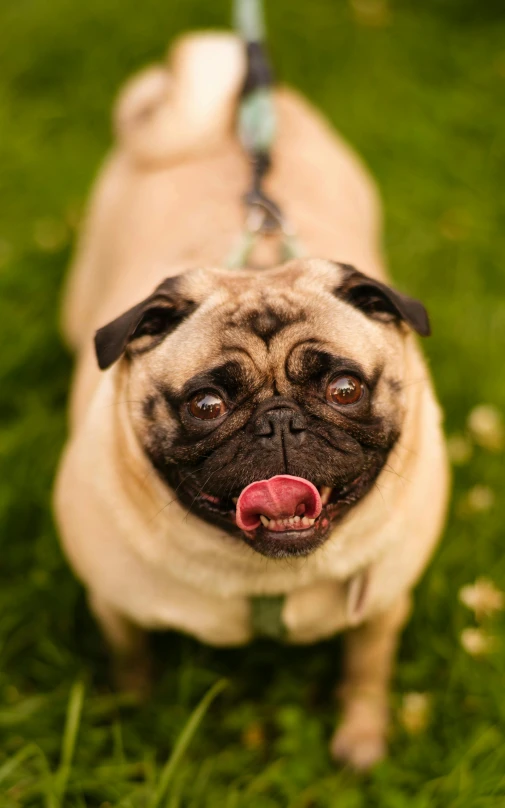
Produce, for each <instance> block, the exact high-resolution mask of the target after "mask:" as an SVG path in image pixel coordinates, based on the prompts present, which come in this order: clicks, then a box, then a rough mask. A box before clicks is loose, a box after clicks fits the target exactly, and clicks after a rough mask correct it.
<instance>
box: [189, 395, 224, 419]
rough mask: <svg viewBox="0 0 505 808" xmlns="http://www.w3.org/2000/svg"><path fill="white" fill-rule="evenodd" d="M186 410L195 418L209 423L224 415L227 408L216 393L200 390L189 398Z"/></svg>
mask: <svg viewBox="0 0 505 808" xmlns="http://www.w3.org/2000/svg"><path fill="white" fill-rule="evenodd" d="M188 409H189V411H190V413H191V415H193V416H194V417H195V418H199V419H200V420H201V421H211V420H212V419H213V418H219V417H220V416H221V415H224V414H225V412H226V410H227V409H228V407H227V406H226V404H225V403H224V401H223V399H222V398H221V397H220V396H218V394H217V393H213V392H212V390H201V391H200V392H199V393H196V394H195V395H194V396H193V398H190V400H189V403H188Z"/></svg>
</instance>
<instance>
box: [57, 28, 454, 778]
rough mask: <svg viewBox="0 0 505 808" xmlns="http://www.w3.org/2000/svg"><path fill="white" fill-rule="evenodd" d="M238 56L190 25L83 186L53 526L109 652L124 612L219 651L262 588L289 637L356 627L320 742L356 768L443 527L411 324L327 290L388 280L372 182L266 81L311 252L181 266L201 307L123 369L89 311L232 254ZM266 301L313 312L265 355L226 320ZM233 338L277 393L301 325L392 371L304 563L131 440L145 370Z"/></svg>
mask: <svg viewBox="0 0 505 808" xmlns="http://www.w3.org/2000/svg"><path fill="white" fill-rule="evenodd" d="M243 70H244V64H243V56H242V50H241V47H240V45H239V43H238V42H237V41H236V40H235V39H234V38H233V37H231V36H227V35H217V34H215V35H194V36H191V37H185V38H184V39H183V40H182V41H180V42H179V43H178V44H177V46H176V48H175V53H174V56H173V58H172V61H171V63H170V65H169V66H164V65H162V66H159V67H155V68H152V69H150V70H148V71H147V72H145V73H144V74H142V75H141V76H140V77H138V78H137V79H135V80H134V81H133V82H132V83H130V84H129V85H128V87H127V89H126V90H125V91H124V92H123V94H122V96H121V98H120V100H119V103H118V106H117V109H116V116H115V126H116V132H117V146H116V148H115V150H114V152H113V153H112V155H111V156H110V157H109V158H108V160H107V163H106V165H105V167H104V169H103V171H102V174H101V176H100V178H99V181H98V184H97V187H96V189H95V192H94V195H93V198H92V202H91V206H90V211H89V215H88V221H87V225H86V227H85V229H84V234H83V237H82V240H81V244H80V247H79V250H78V253H77V256H76V260H75V263H74V266H73V269H72V273H71V275H70V278H69V281H68V286H67V294H66V298H65V306H64V330H65V334H66V336H67V339H68V341H69V343H70V344H71V345H72V346H73V348H74V349H75V350H76V353H77V368H76V377H75V381H74V385H73V390H72V398H71V434H70V438H69V442H68V445H67V447H66V450H65V454H64V457H63V460H62V464H61V468H60V472H59V476H58V481H57V489H56V499H55V502H56V514H57V520H58V523H59V526H60V531H61V536H62V541H63V544H64V546H65V549H66V552H67V554H68V556H69V559H70V561H71V563H72V565H73V567H74V569H75V570H76V572H77V574H78V575H79V577H80V578H81V580H82V581H83V582H84V583H85V585H86V587H87V588H88V590H89V592H90V597H91V603H92V606H93V604H94V609H95V612H96V614H97V617H98V619H99V620H100V621H101V622H102V623H103V625H104V628H105V633H106V634H107V635H108V636H109V637H110V639H111V641H112V643H113V644H115V645H116V646H119V647H120V650H121V652H122V653H126V652H127V650H128V649H125V648H124V645H125V644H126V645H128V640H129V638H131V646H132V647H131V650H132V652H133V651H134V650H135V647H137V646H138V642H139V640H138V635H137V633H136V632H135V631H133V632H132V631H131V626H132V625H133V626H140V627H143V628H145V629H164V628H178V629H180V630H182V631H187V632H190V633H191V634H193V635H195V636H196V637H199V638H200V639H202V640H203V641H205V642H209V643H213V644H216V645H238V644H241V643H245V642H247V641H248V640H249V639H250V638H251V627H250V605H249V598H250V596H251V595H258V594H285V595H286V600H285V606H284V613H283V619H284V623H285V625H286V626H287V628H288V633H289V639H290V640H291V641H293V642H313V641H315V640H317V639H319V638H322V637H327V636H330V635H331V634H333V633H334V632H336V631H339V630H342V629H344V628H346V627H349V626H353V625H356V624H358V623H363V624H364V625H365V626H368V628H365V629H363V630H361V629H355V631H356V632H357V633H356V634H355V635H353V636H355V637H356V638H358V639H356V640H352V641H351V642H352V650H351V651H350V663H349V675H348V681H347V685H348V686H347V687H346V693H347V696H346V699H344V704H345V705H346V707H345V711H344V725H343V729H342V733H343V734H341V735H340V736H337V740H335V742H334V747H333V748H334V753H335V755H336V756H337V757H344V758H345V759H347V760H350V761H351V762H353V763H354V764H355V765H357V766H360V765H363V766H364V765H369V764H371V763H373V762H374V761H375V760H376V759H377V758H378V757H380V755H381V754H382V752H383V748H384V735H385V730H386V720H385V717H384V716H385V700H386V692H387V684H388V678H389V668H390V665H391V658H392V654H393V648H394V645H395V637H396V635H397V632H398V630H399V627H400V625H401V622H402V620H401V619H397V617H396V615H398V614H399V608H400V607H399V605H398V604H401V603H403V602H404V600H405V598H406V595H407V593H408V592H409V590H410V588H411V587H412V586H413V585H414V584H415V582H416V581H417V579H418V577H419V576H420V574H421V572H422V571H423V569H424V567H425V565H426V563H427V561H428V559H429V557H430V554H431V552H432V549H433V547H434V544H435V542H436V540H437V538H438V536H439V534H440V530H441V525H442V520H443V516H444V510H445V503H446V497H447V471H446V460H445V452H444V447H443V440H442V435H441V428H440V412H439V409H438V406H437V404H436V401H435V398H434V396H433V392H432V388H431V384H430V381H429V378H428V374H427V370H426V366H425V364H424V361H423V359H422V357H421V355H420V353H419V350H418V348H417V345H416V342H415V339H414V338H413V336H412V335H411V334H410V333H408V332H407V330H406V329H402V330H401V331H399V330H397V329H387V328H384V326H383V325H382V324H378V323H376V322H374V321H372V320H367V319H365V318H364V317H363V316H362V315H361V314H359V313H358V312H355V311H354V310H353V309H352V308H351V307H350V306H348V305H347V304H345V303H343V302H341V301H339V300H338V299H337V298H335V297H334V296H333V295H332V294H331V288H332V285H334V284H335V279H336V278H337V276H338V269H336V268H335V266H334V265H333V264H329V263H328V262H327V261H326V260H324V259H329V260H331V261H335V260H336V261H342V262H346V263H349V264H353V265H354V266H356V267H357V268H358V269H359V270H361V271H362V272H364V273H366V274H367V275H371V276H372V277H375V278H384V276H385V273H384V269H383V266H382V262H381V256H380V247H379V242H378V233H379V225H380V221H379V214H378V206H377V198H376V193H375V189H374V186H373V185H372V183H371V181H370V178H369V177H368V175H367V174H366V172H365V171H364V169H363V168H362V166H361V164H360V163H359V161H358V160H357V158H356V157H355V156H354V155H353V154H352V152H351V151H350V150H349V149H348V147H347V146H345V145H344V144H343V143H342V142H341V141H340V140H339V139H338V138H337V137H336V135H335V134H334V133H333V132H332V131H330V130H329V128H328V126H327V125H326V123H325V122H324V121H322V120H321V118H320V117H319V116H318V115H317V113H315V112H314V110H312V109H311V108H310V107H309V106H308V105H307V103H306V102H305V101H303V100H301V99H300V98H298V96H296V94H294V93H293V92H291V91H288V90H280V91H279V92H278V93H277V96H276V105H277V112H278V116H279V137H278V140H277V142H276V146H275V152H274V155H273V170H272V172H271V174H270V175H269V178H268V190H269V192H270V193H271V194H272V195H273V197H274V198H275V199H277V200H278V201H279V202H280V204H281V206H282V207H283V209H284V210H285V212H286V214H287V216H288V218H289V219H290V220H291V221H292V222H293V223H294V224H296V227H297V229H298V231H299V236H300V239H301V241H302V242H303V244H304V246H305V248H306V250H307V254H308V255H317V256H318V257H319V258H318V259H317V260H316V259H311V260H306V261H296V262H292V263H290V264H288V265H285V266H283V267H280V268H275V269H272V270H266V271H262V272H257V271H247V272H246V271H241V272H235V273H230V272H228V271H227V270H220V269H217V268H216V269H195V270H192V271H191V272H189V273H188V274H187V280H186V281H185V282H186V283H187V285H188V289H190V291H191V294H192V296H193V297H196V298H197V299H198V300H201V306H200V307H199V309H198V310H197V312H196V314H195V315H194V316H193V317H192V318H191V320H190V321H186V322H183V323H182V325H181V326H180V327H179V328H178V329H177V330H176V331H175V332H174V333H173V334H172V335H170V337H169V338H167V339H166V340H165V341H164V342H163V343H162V344H161V346H160V347H159V348H156V349H154V350H153V351H151V352H148V353H146V354H145V356H144V357H143V359H142V362H134V363H133V367H134V368H135V370H134V371H133V372H132V373H130V372H129V366H128V364H127V363H126V362H125V361H123V360H120V361H119V362H117V363H116V364H115V365H114V366H113V367H112V368H110V369H109V370H107V371H106V372H104V373H101V372H100V371H99V370H98V367H97V364H96V359H95V356H94V353H93V348H92V337H93V333H94V331H95V329H96V328H97V327H99V326H102V325H104V324H105V323H107V322H108V321H110V320H112V319H113V318H115V317H117V316H118V315H120V314H121V313H122V312H123V311H125V310H126V309H127V308H129V307H130V306H132V305H134V304H135V303H137V302H138V301H140V300H141V299H143V298H144V297H146V296H147V295H148V294H150V293H151V292H152V290H153V288H154V287H155V286H156V285H157V284H158V283H159V282H161V281H162V280H163V279H164V278H166V277H170V276H174V275H177V274H179V273H181V272H183V271H185V270H187V269H190V268H191V267H219V266H222V264H223V261H224V259H225V257H226V256H227V254H229V252H230V250H231V249H232V248H233V246H234V244H235V242H236V239H237V236H238V234H239V233H240V230H241V228H242V226H243V210H242V207H241V203H240V200H241V196H242V194H243V192H244V189H245V188H246V186H247V182H248V165H247V160H246V158H245V157H244V155H243V153H242V151H241V149H240V147H239V145H238V144H237V142H236V139H235V136H234V133H233V118H234V111H235V108H236V98H237V93H238V90H239V88H240V85H241V81H242V76H243ZM274 256H275V252H274V245H272V247H271V248H270V247H268V248H267V249H266V250H265V251H264V253H263V257H264V258H266V259H268V260H270V261H272V262H273V263H275V257H274ZM267 302H268V303H269V304H270V305H271V306H272V307H274V308H278V309H279V308H280V309H281V310H282V309H284V310H286V311H293V310H297V311H303V312H304V314H305V320H304V322H296V323H294V324H293V325H292V326H288V327H287V328H286V329H284V330H283V331H282V332H281V333H280V334H279V335H277V336H276V337H275V338H274V340H273V341H272V344H271V346H270V348H269V350H267V349H266V347H265V345H264V344H263V343H262V342H261V340H259V339H258V338H257V337H255V336H254V335H253V334H251V333H248V332H247V330H246V329H245V328H243V327H241V325H240V323H241V318H243V317H244V315H245V314H247V311H248V310H254V309H255V308H257V307H261V306H262V305H265V304H266V303H267ZM234 318H235V326H233V323H234ZM224 319H226V322H227V323H231V325H230V326H229V327H228V328H227V329H223V322H224ZM234 329H235V330H234ZM231 334H233V335H234V337H236V336H237V335H238V339H239V344H241V345H246V344H247V345H248V347H249V349H250V351H251V352H252V354H253V355H254V358H255V367H253V366H251V367H250V373H251V376H252V377H254V375H255V374H260V375H262V377H265V376H270V377H271V378H272V380H274V379H275V381H276V383H277V385H278V388H279V390H280V392H281V393H282V392H283V390H284V389H285V390H288V382H287V380H286V379H285V376H284V373H283V363H284V358H285V356H286V350H287V346H288V345H291V344H294V342H296V340H297V339H303V338H308V337H314V336H316V337H317V338H319V339H320V340H321V341H324V342H326V343H329V344H331V345H332V347H333V348H334V349H335V348H336V349H339V350H340V351H341V352H343V353H344V354H345V355H347V356H349V357H353V356H354V357H356V358H358V357H359V360H360V361H361V362H362V363H363V364H364V365H365V366H366V365H367V363H368V364H369V365H370V367H373V366H374V364H375V363H377V361H379V359H380V360H382V361H384V363H385V366H386V367H388V368H389V367H392V368H395V369H396V372H397V375H398V377H399V378H400V379H401V381H402V382H403V383H404V390H405V393H404V396H403V398H402V399H401V400H400V399H399V400H398V401H395V400H394V399H393V398H392V393H391V390H390V389H389V388H388V387H387V385H385V384H384V383H381V384H382V388H381V389H379V390H378V392H377V400H378V407H379V408H383V409H384V411H385V412H395V413H396V415H395V417H397V418H398V421H399V423H401V438H400V441H399V443H398V444H397V446H396V448H395V449H394V451H393V452H392V455H391V456H390V458H389V459H388V466H387V468H386V469H385V470H384V471H383V472H382V473H381V475H380V477H379V480H378V481H377V486H376V487H375V488H374V489H373V490H372V491H371V492H370V493H369V494H368V495H367V496H366V498H365V499H364V500H363V501H362V502H361V503H359V504H358V505H357V506H356V507H354V508H353V510H352V511H351V512H350V514H349V515H348V517H347V518H346V519H345V520H344V521H343V522H342V523H341V524H339V525H338V527H337V528H336V529H335V531H334V533H333V535H332V536H331V538H330V539H329V540H328V541H327V542H326V543H325V544H324V545H323V546H322V547H321V548H320V549H319V550H316V551H315V552H314V553H312V555H310V556H308V557H307V558H300V559H296V558H295V559H290V560H289V561H280V560H271V559H266V558H264V557H262V556H260V555H258V554H257V553H255V552H254V551H253V550H251V549H250V548H249V547H247V546H246V545H245V544H242V543H241V542H239V541H237V540H235V539H232V538H231V537H229V536H227V535H226V534H225V533H224V532H223V531H222V530H220V529H218V528H216V527H213V526H211V525H208V524H206V523H204V522H202V521H201V520H200V519H199V518H197V517H196V516H193V515H192V514H187V513H186V511H185V509H184V508H183V507H182V506H181V505H180V504H179V503H178V501H177V500H176V499H175V498H174V496H173V494H172V492H170V491H169V490H168V488H167V487H166V486H165V484H164V483H162V482H161V480H160V479H159V478H158V476H157V475H156V473H155V472H154V470H153V468H152V467H151V465H150V463H149V461H148V460H147V457H146V455H145V453H144V451H143V449H142V448H141V445H140V441H139V434H141V432H142V429H143V428H144V426H143V424H142V420H141V416H140V412H139V406H140V402H141V401H142V400H143V397H144V395H145V393H146V391H147V390H148V389H149V386H150V385H152V383H153V379H162V378H164V377H167V378H168V379H169V381H170V383H171V385H173V386H174V387H176V388H180V387H181V386H182V384H183V383H184V382H185V381H186V380H187V379H188V378H189V377H190V376H191V375H192V374H193V373H195V372H198V371H199V370H202V369H205V367H208V366H209V364H211V363H212V362H213V361H214V362H215V360H216V359H217V358H219V356H220V355H221V354H222V351H223V347H225V346H226V344H227V342H228V347H229V346H230V345H231V342H230V339H231V337H230V335H231ZM283 385H284V387H283ZM358 591H359V592H361V594H360V595H359V596H357V595H356V594H355V593H356V592H358ZM353 593H354V594H353ZM121 621H123V622H124V625H123V624H122V622H121ZM370 660H372V663H373V664H372V665H371V667H369V662H370ZM364 666H365V667H366V669H367V670H366V672H365V673H362V669H363V667H364ZM356 671H358V672H356ZM375 671H376V673H375ZM353 681H354V683H355V685H356V688H354V690H353ZM363 682H364V686H365V687H366V689H367V690H370V692H372V696H373V697H372V701H371V702H370V700H369V701H368V702H367V704H368V707H363V706H359V705H360V704H361V701H360V700H361V689H362V687H361V686H362V684H363ZM349 694H354V695H349ZM356 694H358V695H356ZM370 704H372V706H371V707H370ZM365 746H366V749H365Z"/></svg>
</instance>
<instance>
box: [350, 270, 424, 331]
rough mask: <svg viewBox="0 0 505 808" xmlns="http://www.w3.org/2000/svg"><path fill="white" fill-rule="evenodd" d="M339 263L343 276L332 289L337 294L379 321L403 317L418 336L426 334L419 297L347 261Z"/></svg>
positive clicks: (422, 307)
mask: <svg viewBox="0 0 505 808" xmlns="http://www.w3.org/2000/svg"><path fill="white" fill-rule="evenodd" d="M339 266H340V267H341V269H342V270H343V271H344V278H343V281H342V283H341V285H340V286H339V287H338V288H337V289H336V290H335V292H336V294H337V295H338V297H341V298H342V299H343V300H345V301H346V303H350V304H351V305H352V306H356V308H358V309H360V311H362V312H363V313H364V314H366V315H367V316H368V317H371V318H372V319H375V320H381V321H382V322H389V321H393V320H403V322H405V323H407V324H408V325H409V326H410V327H411V328H413V329H414V331H417V333H418V334H420V335H421V337H429V336H430V334H431V327H430V321H429V318H428V313H427V311H426V309H425V308H424V306H423V304H422V303H421V302H420V301H419V300H415V299H414V298H413V297H409V296H408V295H404V294H402V293H401V292H397V291H396V289H391V287H390V286H387V285H386V284H385V283H381V282H380V281H376V280H374V279H373V278H369V277H368V276H367V275H363V273H362V272H359V271H358V270H357V269H355V268H354V267H352V266H349V264H339Z"/></svg>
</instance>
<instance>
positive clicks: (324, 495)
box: [321, 485, 333, 505]
mask: <svg viewBox="0 0 505 808" xmlns="http://www.w3.org/2000/svg"><path fill="white" fill-rule="evenodd" d="M332 491H333V488H330V487H329V485H322V486H321V502H322V504H323V505H326V504H327V502H328V501H329V499H330V497H331V492H332Z"/></svg>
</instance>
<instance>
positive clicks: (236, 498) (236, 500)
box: [231, 497, 238, 505]
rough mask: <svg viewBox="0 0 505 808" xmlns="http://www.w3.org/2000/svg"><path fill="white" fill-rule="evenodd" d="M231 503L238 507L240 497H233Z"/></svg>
mask: <svg viewBox="0 0 505 808" xmlns="http://www.w3.org/2000/svg"><path fill="white" fill-rule="evenodd" d="M231 501H232V502H233V504H234V505H236V504H237V502H238V497H232V500H231Z"/></svg>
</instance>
